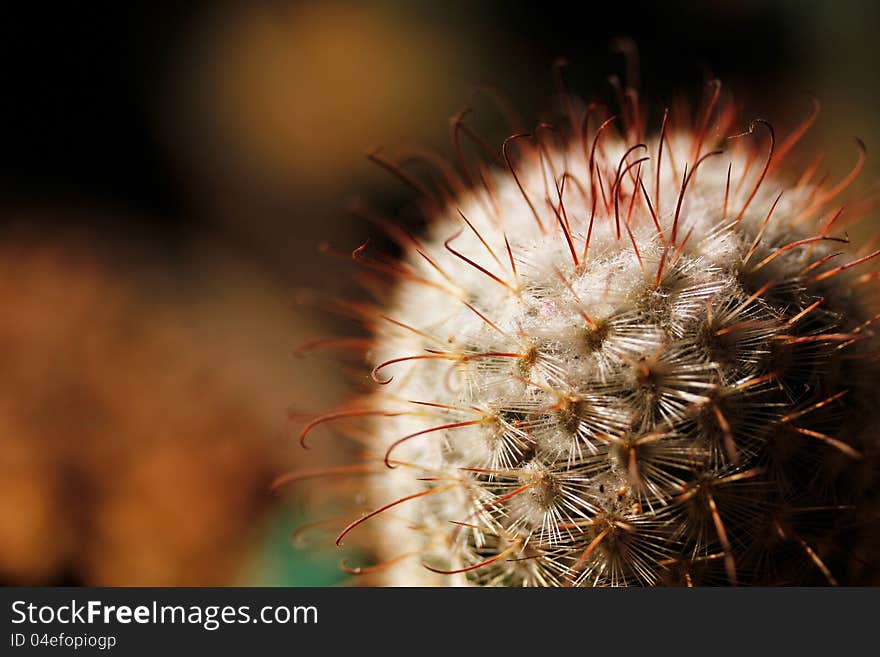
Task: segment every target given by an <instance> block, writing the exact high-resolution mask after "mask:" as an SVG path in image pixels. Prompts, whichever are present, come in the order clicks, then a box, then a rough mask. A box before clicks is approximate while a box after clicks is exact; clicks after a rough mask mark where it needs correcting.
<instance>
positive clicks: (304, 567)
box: [240, 507, 357, 587]
mask: <svg viewBox="0 0 880 657" xmlns="http://www.w3.org/2000/svg"><path fill="white" fill-rule="evenodd" d="M312 520H314V518H308V517H304V516H301V515H299V514H298V513H297V512H296V511H294V510H292V509H291V508H289V507H282V508H280V509H279V510H277V511H275V512H274V513H273V514H272V515H270V517H269V518H268V519H267V521H266V524H265V526H264V530H263V531H262V532H261V534H260V535H259V536H258V540H257V541H256V543H255V546H254V549H253V554H252V555H251V556H250V558H249V562H250V563H249V564H248V565H247V566H246V567H245V569H244V572H243V576H242V578H241V579H242V581H241V582H240V583H241V584H242V585H244V586H293V587H309V586H338V585H340V584H345V583H347V582H349V581H350V580H351V576H350V575H348V574H346V573H345V572H344V571H343V570H342V569H341V568H340V566H339V564H340V562H341V561H342V560H343V559H346V558H347V559H349V560H350V561H357V554H356V553H353V552H352V551H350V550H342V549H338V548H336V546H335V545H334V544H333V540H332V538H327V539H326V540H325V539H323V538H321V539H316V540H312V541H309V544H308V545H307V546H304V547H300V546H297V545H294V544H293V543H292V542H291V538H290V536H291V533H292V532H293V531H294V530H295V529H296V528H297V527H300V526H302V525H304V524H306V523H308V522H310V521H312Z"/></svg>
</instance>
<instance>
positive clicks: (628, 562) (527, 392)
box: [293, 81, 880, 586]
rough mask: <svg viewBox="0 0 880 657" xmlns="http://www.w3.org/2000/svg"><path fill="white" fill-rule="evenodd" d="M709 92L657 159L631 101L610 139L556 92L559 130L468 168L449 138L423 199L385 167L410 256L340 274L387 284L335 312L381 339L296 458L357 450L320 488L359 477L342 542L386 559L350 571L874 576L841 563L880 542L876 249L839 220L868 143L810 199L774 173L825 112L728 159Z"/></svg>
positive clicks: (596, 579) (553, 577) (501, 577)
mask: <svg viewBox="0 0 880 657" xmlns="http://www.w3.org/2000/svg"><path fill="white" fill-rule="evenodd" d="M707 90H708V93H707V101H706V102H705V103H704V105H703V107H702V108H701V110H700V111H699V112H698V113H697V117H696V119H695V120H694V121H693V122H692V124H691V123H688V122H686V121H679V122H676V121H674V120H673V116H672V115H671V114H670V113H669V112H668V111H667V112H664V113H663V115H662V121H660V126H659V130H658V131H657V134H656V135H654V136H651V137H646V136H645V132H646V126H645V117H646V115H647V111H646V108H644V107H641V106H640V105H639V104H638V102H637V100H635V99H636V98H637V96H636V95H635V94H633V93H626V94H622V95H621V98H622V106H621V108H620V114H621V116H620V117H619V118H618V117H613V116H607V114H603V110H602V106H601V105H598V104H596V103H593V104H590V105H587V106H586V107H585V108H584V109H583V110H582V111H581V110H579V109H578V108H577V105H576V102H575V101H574V99H572V98H571V97H570V96H568V95H564V97H563V100H564V102H563V107H564V109H565V110H566V111H565V114H566V115H567V116H566V121H565V122H564V124H559V125H558V126H550V125H548V124H546V123H544V124H541V125H539V127H538V128H537V129H536V130H535V131H534V132H533V134H531V135H524V134H517V135H514V136H512V137H510V138H508V139H507V140H505V141H504V143H503V145H502V148H501V149H500V151H499V153H498V154H497V157H496V158H495V161H494V162H480V163H473V162H467V161H466V160H465V158H464V157H462V156H461V150H460V146H459V144H458V143H457V139H458V133H459V131H460V130H461V129H462V126H463V125H464V124H463V123H462V122H461V117H458V119H457V120H456V121H455V122H454V123H453V142H454V145H455V146H456V148H457V149H458V150H457V154H458V158H457V163H458V169H457V170H456V169H455V168H454V167H452V166H451V165H445V164H443V165H438V167H437V170H438V174H437V176H436V178H435V179H432V181H431V182H429V183H424V182H421V181H419V180H417V179H416V178H414V177H413V176H411V175H410V174H409V173H408V172H407V171H405V170H404V169H403V168H402V167H399V166H397V165H395V164H392V163H391V162H389V161H387V160H384V159H380V158H379V157H378V156H375V158H376V159H377V160H378V161H379V162H380V163H381V164H382V165H383V166H386V167H387V168H389V169H391V170H392V171H394V172H395V173H396V174H397V175H398V177H400V178H402V179H403V180H404V181H406V182H407V183H408V184H410V185H411V186H413V187H415V188H417V189H418V190H419V191H420V193H421V194H422V196H423V203H424V207H425V211H426V214H427V215H428V216H429V218H430V222H429V225H428V229H427V234H426V235H425V236H424V237H416V236H413V235H411V234H410V233H408V232H407V231H405V230H403V229H402V228H396V227H393V226H387V225H386V228H387V229H388V232H389V234H390V235H391V236H392V237H394V238H396V239H397V241H398V242H399V244H400V245H401V246H402V248H403V251H404V253H403V255H402V256H401V258H400V259H399V260H395V259H392V258H390V257H379V256H375V255H372V254H369V253H368V249H367V246H366V245H365V246H362V247H360V248H358V249H356V250H355V251H354V254H353V256H354V259H355V260H357V261H359V262H361V263H362V264H363V265H365V266H366V267H367V269H368V270H369V271H370V272H371V274H375V273H378V274H381V275H384V276H387V277H388V278H390V279H391V280H392V281H393V283H394V284H393V287H392V288H391V293H390V295H389V296H388V297H387V298H378V297H377V301H376V302H375V303H374V304H373V303H367V302H356V303H355V302H351V303H348V304H347V305H346V310H347V311H348V312H349V313H353V314H354V315H355V316H356V317H357V318H358V319H359V321H360V322H361V323H362V324H363V325H364V326H366V327H368V328H369V329H371V330H372V332H373V334H374V339H372V340H370V341H369V342H368V343H367V344H368V350H367V354H368V358H369V359H370V361H371V362H372V365H373V369H372V372H371V376H372V379H373V383H372V384H371V387H372V388H373V389H372V390H371V391H370V392H368V393H367V394H365V395H363V396H360V397H358V398H357V399H355V400H353V401H351V402H349V403H348V404H346V405H345V406H344V407H342V408H339V409H336V410H334V411H333V412H332V413H330V414H328V415H324V416H321V417H319V418H317V419H316V420H314V421H313V422H311V423H310V424H309V425H307V426H306V428H305V429H304V430H303V433H302V440H303V442H304V443H305V440H306V438H307V436H308V434H309V433H310V432H311V431H312V430H313V429H314V428H316V427H317V426H319V425H322V424H325V423H328V422H331V421H332V422H334V423H335V424H336V426H344V427H347V428H348V429H349V433H350V434H351V435H352V436H354V437H355V438H356V439H357V441H358V442H359V443H360V444H361V445H363V447H362V462H360V463H359V464H354V465H350V466H343V467H338V468H331V469H329V470H325V471H323V473H325V474H334V473H335V474H358V475H367V476H366V477H358V478H356V479H353V480H352V481H353V482H354V483H353V485H354V486H355V488H354V489H353V490H351V491H350V490H349V489H348V488H346V487H342V488H338V487H337V489H336V490H337V492H338V491H342V495H346V496H350V498H351V499H352V500H356V499H359V500H361V501H360V502H359V503H360V504H362V505H363V501H366V507H365V510H364V511H363V512H362V513H361V514H360V515H359V516H357V515H356V516H355V517H356V519H354V520H353V521H352V522H351V523H350V524H349V525H348V526H346V527H344V529H342V531H341V532H340V534H339V536H338V538H337V544H341V543H342V541H343V540H345V539H346V538H347V537H348V536H349V534H350V533H351V532H353V531H355V530H357V531H356V532H355V533H359V534H361V535H368V536H369V537H370V545H371V547H372V550H373V552H374V553H375V554H376V555H378V557H379V561H380V564H379V565H378V566H371V567H364V568H361V569H354V572H359V573H367V572H369V573H375V572H380V571H381V574H382V579H381V580H379V581H380V582H381V583H384V584H392V585H433V584H437V585H491V586H497V585H504V586H569V585H585V586H597V585H612V586H617V585H658V584H686V585H691V584H709V585H711V584H732V585H736V584H792V583H794V584H810V583H820V584H828V583H831V584H834V583H837V582H838V581H841V582H843V583H864V582H866V581H869V580H870V578H872V577H875V576H876V573H875V572H874V571H873V568H872V566H871V565H870V564H872V563H875V562H876V559H873V558H872V557H871V555H868V557H866V556H865V555H864V553H863V552H859V551H860V550H864V549H866V548H865V547H864V546H865V545H866V544H865V541H866V540H870V534H871V532H872V531H876V508H877V507H876V497H877V484H878V482H877V467H876V466H877V455H878V442H880V441H878V439H877V435H878V434H877V430H878V428H880V393H878V386H877V385H876V384H877V381H878V380H880V379H878V373H880V372H878V367H877V353H878V344H877V342H878V339H877V336H876V334H875V331H874V322H875V320H877V319H878V318H880V316H878V315H876V314H875V312H876V311H875V310H872V304H873V302H874V299H873V298H872V296H871V295H872V290H873V283H874V282H875V281H876V280H877V276H876V275H874V274H873V273H871V272H870V271H869V270H868V267H869V263H870V262H871V261H872V260H873V259H874V258H875V256H877V255H878V253H880V252H878V251H874V252H870V250H869V249H868V250H866V249H859V248H858V247H859V245H855V248H854V245H852V244H850V243H849V240H848V238H847V234H846V230H845V229H846V223H847V222H853V221H855V220H856V219H859V218H860V216H859V214H860V213H859V211H858V208H855V211H854V209H852V208H851V209H850V210H848V211H844V210H843V206H842V205H839V204H840V202H841V197H842V195H843V193H844V192H845V190H846V189H847V188H848V187H849V185H850V183H851V182H852V181H853V179H854V178H855V177H856V175H857V174H858V172H859V170H860V169H861V167H862V163H863V160H864V155H865V150H864V146H863V145H861V142H859V151H858V160H857V163H856V165H855V167H854V169H853V170H852V172H851V173H850V174H849V175H847V176H845V177H844V178H843V179H842V180H840V181H839V182H828V178H827V177H826V178H822V179H821V180H818V181H817V180H816V179H817V175H818V174H817V165H812V166H808V167H807V169H806V171H803V170H802V169H795V168H794V167H793V166H791V167H789V164H788V163H789V162H790V160H791V157H790V156H789V151H790V150H791V149H792V147H793V146H794V145H795V143H796V142H797V141H798V140H799V138H800V137H801V136H802V134H803V133H804V132H805V130H806V128H807V127H808V126H809V124H810V123H812V121H813V120H814V119H815V111H814V112H813V113H811V114H810V116H809V117H807V119H805V120H804V122H803V123H802V124H801V125H800V126H798V127H797V128H796V129H795V130H794V131H792V132H791V133H789V134H788V135H787V136H786V137H785V138H782V139H777V136H776V134H775V131H774V129H773V127H772V126H771V125H770V124H769V123H768V122H766V121H764V120H760V119H759V120H756V121H753V122H752V123H751V124H750V125H748V127H747V129H746V130H745V132H740V133H737V134H732V133H734V132H736V131H735V130H734V129H733V128H734V124H735V123H736V122H737V118H736V115H735V112H734V110H733V109H732V105H730V104H724V103H722V102H720V100H719V99H720V97H721V94H720V84H718V83H717V82H716V81H713V82H711V83H710V84H709V85H708V87H707ZM816 109H817V108H816ZM740 130H741V129H740ZM468 134H469V135H472V133H470V132H469V133H468ZM487 150H488V149H487ZM787 167H789V169H788V170H786V168H787ZM866 272H867V273H866ZM372 280H373V279H371V282H372ZM351 344H357V345H358V346H361V345H363V344H364V340H361V339H354V340H352V342H351ZM297 476H298V475H293V478H297ZM362 508H364V507H363V506H362ZM872 523H873V525H872ZM866 537H868V538H866ZM867 549H870V548H867ZM873 557H876V554H874V555H873ZM866 562H867V563H866Z"/></svg>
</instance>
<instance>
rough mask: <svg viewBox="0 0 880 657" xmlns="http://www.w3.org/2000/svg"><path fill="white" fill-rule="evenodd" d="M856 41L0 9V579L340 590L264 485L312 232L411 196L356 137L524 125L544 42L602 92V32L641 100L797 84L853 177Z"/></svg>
mask: <svg viewBox="0 0 880 657" xmlns="http://www.w3.org/2000/svg"><path fill="white" fill-rule="evenodd" d="M878 33H880V4H878V3H876V2H873V1H869V0H865V1H841V2H834V3H832V2H824V1H820V0H806V1H805V0H775V1H771V0H714V1H713V2H704V3H686V2H679V1H676V0H668V1H667V2H663V3H658V2H650V3H640V2H627V3H595V4H593V3H577V4H573V5H571V6H567V5H566V4H565V3H550V4H548V3H546V2H533V3H511V2H503V1H500V0H484V1H482V2H478V3H477V2H464V1H458V0H447V1H444V2H412V1H409V2H404V1H394V0H387V1H375V2H339V1H336V0H327V1H323V2H295V1H293V0H290V1H282V0H251V1H249V2H244V1H242V2H236V1H232V0H226V1H224V0H213V1H210V2H185V1H182V2H175V3H164V4H156V3H149V4H143V5H140V4H138V3H136V2H129V3H114V2H90V3H79V2H57V3H53V4H52V5H51V6H50V7H45V6H39V7H38V6H36V5H33V4H29V3H5V4H4V7H3V9H0V91H2V101H0V233H2V238H0V303H2V310H0V583H2V584H5V585H9V584H74V585H76V584H87V585H151V584H155V585H209V584H211V585H221V584H253V585H293V586H308V585H321V584H335V583H339V582H343V581H344V575H343V574H342V573H341V572H340V570H339V567H338V565H339V560H340V557H341V555H340V554H339V553H337V552H334V551H330V552H327V551H324V552H322V551H309V550H296V549H295V548H294V547H293V546H292V545H291V538H290V534H291V530H292V529H293V528H295V527H297V526H299V525H301V524H303V523H308V522H309V521H311V520H313V519H312V518H310V517H309V515H308V512H307V510H306V509H307V508H308V505H307V504H306V501H305V500H304V498H303V491H302V488H299V489H292V490H291V491H290V492H289V493H287V494H284V495H273V494H271V493H270V492H269V484H270V482H271V481H272V479H273V477H275V476H277V475H278V474H280V473H283V472H286V471H289V470H291V469H294V468H296V467H297V462H298V460H300V458H301V451H300V448H299V446H298V445H297V444H296V440H295V436H296V432H295V431H294V429H296V428H298V426H300V425H298V424H297V421H298V419H297V418H301V417H302V415H303V414H308V413H316V412H319V411H321V410H322V409H325V408H328V407H330V406H331V405H332V404H333V403H334V401H338V400H340V399H342V398H343V397H344V395H345V394H346V384H345V381H343V378H344V377H343V373H342V371H341V369H340V367H339V366H338V365H336V364H334V363H333V362H332V361H330V360H326V359H323V360H322V359H320V358H319V359H300V358H295V357H294V354H293V352H294V349H295V347H296V346H297V345H298V344H300V343H302V342H304V341H307V340H310V339H313V338H316V337H320V336H321V335H324V334H326V332H327V331H328V330H332V329H333V328H334V326H333V322H334V320H333V319H332V318H327V317H324V316H322V315H319V314H317V313H315V312H313V311H311V310H309V309H308V308H306V307H303V306H301V305H298V304H297V303H296V299H297V298H299V297H300V296H301V295H302V293H301V291H302V290H307V289H320V290H321V294H323V295H333V294H338V293H340V292H344V291H345V290H346V289H350V288H351V284H350V283H349V280H350V275H351V270H350V269H349V267H348V265H347V264H345V263H343V262H342V261H337V260H334V259H332V258H329V259H328V258H327V257H326V256H321V255H319V254H318V248H317V247H318V244H319V243H320V242H322V241H324V240H328V239H329V240H331V241H332V242H333V243H334V244H335V245H337V246H339V247H340V248H341V249H343V250H350V249H351V248H353V247H354V246H356V245H357V244H359V243H360V242H362V241H363V239H364V238H365V237H366V236H368V235H369V234H370V232H371V229H370V227H369V226H368V225H366V224H365V222H363V221H362V220H359V219H356V218H354V217H352V216H351V214H350V213H349V212H347V208H348V206H349V203H350V201H351V200H352V199H353V198H356V197H358V196H363V197H366V198H369V199H370V202H371V203H372V204H374V205H375V206H376V207H379V208H382V209H385V210H388V211H391V212H392V213H393V212H394V211H395V209H396V208H400V207H404V206H405V205H406V201H407V200H408V199H409V195H408V193H407V190H406V189H405V188H402V186H401V185H400V184H399V183H398V182H396V181H395V180H394V179H393V178H392V177H391V176H389V175H388V174H387V173H383V172H382V171H380V170H379V169H378V167H375V166H373V165H370V164H369V163H367V162H366V160H365V159H364V157H363V156H364V153H365V152H366V151H367V150H368V149H371V148H373V147H375V146H379V145H384V146H386V147H387V148H388V152H389V153H393V152H396V151H400V150H401V149H403V148H405V147H407V146H411V145H414V144H418V145H421V146H424V147H430V148H436V149H437V150H438V151H439V152H441V153H442V154H446V155H448V154H449V151H450V149H449V147H448V145H447V143H448V137H447V135H448V120H449V117H451V116H452V115H453V114H455V113H456V112H457V111H459V110H461V109H462V108H464V107H474V108H475V109H476V110H477V115H478V118H477V119H476V122H477V123H478V124H479V123H480V122H481V121H482V122H484V124H485V125H488V126H489V129H491V127H492V123H493V122H495V123H496V124H498V123H500V119H499V118H497V115H498V110H497V108H496V107H495V106H494V105H493V104H492V103H491V102H487V97H488V96H490V95H491V93H492V91H491V89H499V90H503V92H504V93H505V94H506V95H507V96H508V97H509V98H511V99H513V101H514V103H515V105H516V107H517V108H518V109H519V110H521V112H522V113H523V115H524V116H525V117H529V121H530V122H531V118H532V117H534V116H535V112H536V111H538V110H539V109H540V108H541V107H542V106H543V105H544V103H545V101H546V99H547V98H548V97H549V96H551V95H552V93H553V82H552V76H551V65H552V63H553V61H554V60H555V59H556V58H557V57H558V56H561V55H562V56H565V57H567V58H568V59H569V60H570V62H571V63H572V67H571V68H570V69H569V70H568V71H567V72H566V79H567V80H568V85H569V87H570V88H572V89H573V90H574V91H576V92H577V93H579V94H581V95H584V96H591V95H598V96H607V95H608V91H609V88H608V83H607V76H608V75H609V74H610V73H617V74H620V73H622V72H623V68H624V65H623V60H622V58H621V56H620V54H619V53H616V52H614V51H613V49H612V48H611V47H610V44H611V43H612V42H613V40H614V39H615V38H616V37H620V36H628V37H631V38H632V39H634V40H635V41H636V43H637V44H638V46H639V49H640V60H641V87H642V93H643V95H644V96H646V97H648V98H651V99H656V100H657V101H658V102H661V103H662V102H664V101H666V100H667V99H670V98H672V97H674V96H675V94H677V93H682V94H690V95H691V97H694V98H697V97H698V95H699V93H700V90H701V85H702V82H703V81H704V80H705V78H706V75H707V73H708V72H711V73H712V74H714V75H716V76H719V77H720V78H721V79H722V80H723V82H724V84H725V86H726V88H730V89H733V90H734V92H735V93H736V95H737V98H738V100H739V101H740V102H741V104H742V105H743V107H744V108H745V112H744V115H745V116H746V117H753V116H763V117H767V118H770V119H772V120H773V121H774V123H777V122H778V123H779V124H780V125H783V126H790V125H793V124H794V123H796V122H797V121H798V120H799V119H800V118H801V117H802V116H804V115H805V114H806V113H807V111H808V109H809V100H808V96H807V93H813V94H815V95H817V96H818V97H819V98H820V99H821V102H822V106H823V113H822V115H821V116H820V119H819V121H818V122H817V124H816V127H815V128H814V130H813V131H812V133H811V135H810V137H809V141H810V143H812V144H819V143H821V144H823V148H824V151H825V153H826V159H825V164H824V165H823V166H827V168H828V169H830V170H832V171H842V170H846V167H848V166H849V164H850V163H851V162H852V161H853V159H854V156H855V149H854V147H853V145H852V136H854V135H858V136H860V137H861V138H862V139H863V140H864V141H865V143H866V144H867V146H868V152H869V160H868V167H867V174H866V175H863V176H862V179H861V182H860V184H861V185H863V189H867V188H868V187H869V186H870V185H871V183H872V182H873V181H876V180H877V179H878V177H880V176H878V174H880V157H878V156H872V153H876V152H878V149H880V112H878V107H880V42H878V40H877V37H876V35H877V34H878ZM485 84H489V85H491V86H490V87H486V86H481V85H485ZM373 232H375V231H373ZM340 263H341V264H340ZM316 442H321V441H316ZM323 444H324V449H325V450H330V449H331V447H330V443H329V441H328V442H324V443H323ZM316 449H321V447H320V446H319V445H316ZM328 458H332V454H329V455H328Z"/></svg>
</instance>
